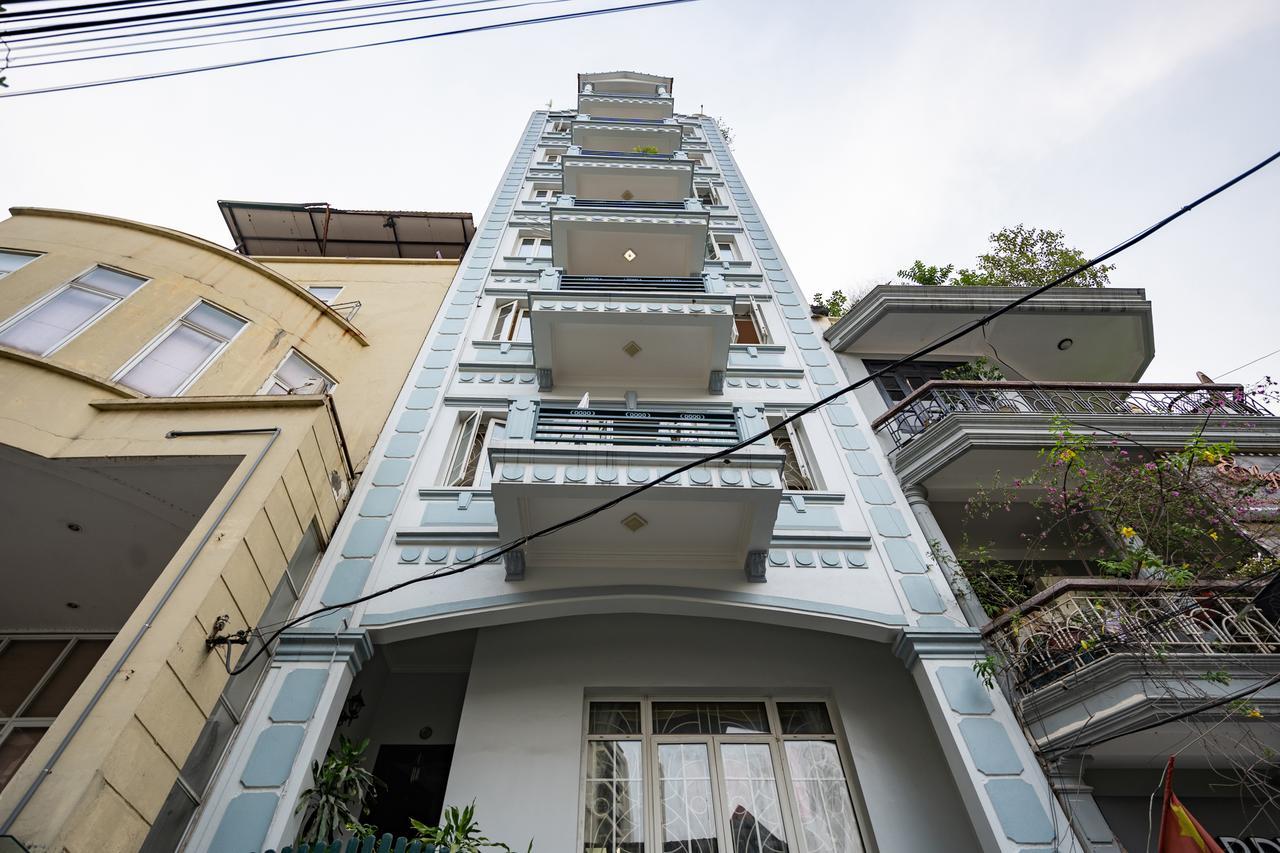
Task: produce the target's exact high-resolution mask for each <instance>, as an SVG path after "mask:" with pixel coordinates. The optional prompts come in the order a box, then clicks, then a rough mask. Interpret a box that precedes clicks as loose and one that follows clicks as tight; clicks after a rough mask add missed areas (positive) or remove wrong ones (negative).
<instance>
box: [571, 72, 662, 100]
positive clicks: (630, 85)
mask: <svg viewBox="0 0 1280 853" xmlns="http://www.w3.org/2000/svg"><path fill="white" fill-rule="evenodd" d="M671 84H672V81H671V78H670V77H659V76H658V75H656V74H640V73H638V72H636V71H605V72H602V73H597V74H579V75H578V92H579V93H580V94H582V95H592V94H596V95H639V96H642V97H646V98H669V97H671V90H672V85H671Z"/></svg>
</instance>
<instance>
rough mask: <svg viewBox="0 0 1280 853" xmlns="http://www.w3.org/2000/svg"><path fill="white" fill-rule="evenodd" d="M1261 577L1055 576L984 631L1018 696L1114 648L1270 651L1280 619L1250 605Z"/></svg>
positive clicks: (1278, 639) (1279, 635)
mask: <svg viewBox="0 0 1280 853" xmlns="http://www.w3.org/2000/svg"><path fill="white" fill-rule="evenodd" d="M1263 583H1265V581H1262V580H1260V581H1259V582H1258V583H1257V584H1253V585H1250V587H1249V588H1241V584H1240V582H1238V581H1216V582H1209V583H1203V584H1198V585H1196V586H1194V587H1188V588H1182V589H1175V588H1171V587H1169V586H1168V585H1167V584H1163V583H1161V582H1159V581H1150V580H1121V579H1104V578H1074V579H1067V580H1062V581H1059V582H1058V583H1056V584H1054V585H1053V586H1051V587H1050V588H1049V589H1047V590H1045V591H1044V592H1041V593H1039V594H1037V595H1035V596H1033V597H1032V598H1030V599H1028V600H1027V601H1025V602H1023V603H1022V605H1020V606H1018V607H1016V608H1013V610H1011V611H1010V612H1009V613H1006V614H1004V615H1002V616H1000V617H999V618H997V619H995V620H994V621H993V622H991V624H989V625H988V626H987V627H986V629H985V630H984V631H983V634H984V636H985V637H986V640H987V642H988V643H989V644H990V645H991V646H992V647H993V648H994V650H995V652H996V655H997V657H998V658H999V659H1000V660H1001V661H1003V662H1004V664H1006V666H1007V668H1006V669H1005V675H1006V677H1007V678H1008V679H1009V681H1010V686H1011V687H1012V688H1013V689H1014V691H1016V692H1017V694H1018V695H1020V696H1025V695H1027V694H1029V693H1032V692H1034V691H1036V690H1039V689H1040V688H1042V687H1046V686H1048V685H1051V684H1054V683H1056V682H1058V681H1061V680H1062V679H1063V678H1066V677H1067V676H1068V675H1070V674H1071V673H1074V672H1076V671H1078V670H1081V669H1083V668H1084V667H1087V666H1089V665H1090V664H1092V663H1094V662H1096V661H1099V660H1102V659H1103V658H1106V657H1109V656H1112V655H1117V654H1125V653H1129V654H1144V655H1160V656H1165V655H1197V654H1232V655H1236V654H1249V655H1253V654H1276V653H1278V652H1280V626H1278V625H1277V624H1276V623H1274V622H1272V621H1271V620H1269V619H1268V618H1267V617H1266V616H1264V615H1263V614H1262V613H1261V612H1259V611H1258V609H1257V608H1255V607H1254V606H1253V599H1254V596H1256V595H1257V593H1258V590H1259V589H1260V588H1261V586H1262V585H1263Z"/></svg>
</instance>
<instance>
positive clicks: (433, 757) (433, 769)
mask: <svg viewBox="0 0 1280 853" xmlns="http://www.w3.org/2000/svg"><path fill="white" fill-rule="evenodd" d="M452 762H453V744H445V745H441V746H419V745H416V744H410V745H403V746H402V745H397V744H387V745H383V746H382V747H380V748H379V749H378V758H377V760H376V761H375V762H374V765H373V774H374V775H375V776H377V777H378V778H379V779H381V780H382V781H383V782H385V783H386V786H387V787H386V788H385V789H383V790H382V791H380V792H379V794H378V798H377V799H376V800H374V801H373V805H372V807H371V808H370V809H369V816H368V817H367V818H366V819H365V820H366V821H367V822H368V823H371V824H373V825H374V826H376V827H377V828H378V832H379V833H383V832H390V833H391V834H392V835H404V836H409V837H412V831H411V830H410V828H409V818H413V819H415V820H420V821H422V822H423V823H425V824H427V825H428V826H437V825H438V824H439V823H440V814H441V812H443V811H444V787H445V783H446V782H448V780H449V765H450V764H451V763H452Z"/></svg>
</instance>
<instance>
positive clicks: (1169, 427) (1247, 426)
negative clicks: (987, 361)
mask: <svg viewBox="0 0 1280 853" xmlns="http://www.w3.org/2000/svg"><path fill="white" fill-rule="evenodd" d="M1055 418H1061V419H1065V420H1066V421H1068V422H1069V423H1070V424H1071V427H1072V429H1074V430H1076V431H1077V432H1081V433H1089V432H1091V431H1092V432H1095V433H1097V434H1100V435H1120V436H1127V437H1129V438H1130V439H1131V440H1133V441H1135V442H1138V443H1141V444H1142V445H1144V446H1146V447H1152V448H1157V449H1158V448H1175V447H1182V446H1183V445H1185V443H1186V441H1187V440H1188V439H1189V438H1190V437H1191V436H1192V435H1193V434H1195V433H1198V432H1200V431H1201V430H1203V436H1204V438H1205V440H1207V441H1233V442H1235V444H1236V446H1237V447H1238V448H1239V449H1240V450H1241V451H1242V452H1243V451H1248V450H1253V449H1259V450H1266V449H1271V448H1274V447H1275V445H1276V443H1277V441H1280V418H1276V417H1275V416H1273V415H1272V414H1271V413H1270V412H1268V411H1266V410H1265V409H1263V408H1261V407H1260V406H1258V405H1257V404H1255V403H1253V402H1251V401H1249V400H1248V399H1247V398H1245V397H1244V396H1243V393H1242V389H1241V388H1240V386H1238V385H1164V384H1152V383H1141V384H1139V383H1101V382H1072V383H1066V382H968V381H963V382H959V381H952V382H947V381H934V382H928V383H926V384H925V385H923V386H922V387H921V388H919V389H918V390H917V391H916V392H915V393H913V394H911V395H910V396H909V397H907V398H906V399H904V400H902V401H901V402H899V403H898V404H897V405H895V406H894V407H893V408H892V409H890V410H889V411H888V412H886V413H885V414H883V415H882V416H880V417H879V418H877V419H876V420H875V421H874V422H873V423H872V428H873V429H875V430H876V432H877V434H878V435H879V436H880V437H881V439H882V441H883V442H884V443H885V445H886V446H887V447H888V449H889V452H890V460H891V462H892V464H893V468H894V470H895V471H896V472H897V473H898V476H899V478H900V479H901V480H902V482H903V484H904V485H913V484H922V485H925V486H927V488H928V490H929V494H930V495H931V496H932V497H937V498H941V499H947V498H949V497H951V498H954V497H963V496H964V495H966V494H968V493H971V492H972V490H973V484H974V483H987V482H990V481H991V479H992V476H993V475H994V474H995V472H997V471H998V472H1000V473H1001V474H1002V475H1003V476H1004V477H1005V478H1006V479H1008V478H1015V477H1019V476H1022V475H1023V474H1025V473H1026V472H1028V471H1030V470H1031V469H1032V468H1033V467H1034V466H1035V465H1036V463H1037V460H1038V458H1039V457H1038V454H1039V451H1040V449H1041V448H1043V447H1046V446H1048V445H1050V444H1051V443H1052V442H1053V441H1054V438H1053V430H1054V427H1053V422H1054V419H1055Z"/></svg>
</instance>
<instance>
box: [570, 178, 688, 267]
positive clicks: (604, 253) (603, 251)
mask: <svg viewBox="0 0 1280 853" xmlns="http://www.w3.org/2000/svg"><path fill="white" fill-rule="evenodd" d="M550 214H551V216H550V218H551V246H552V249H551V258H552V261H551V263H552V266H555V267H559V268H560V269H562V270H563V271H564V272H565V273H566V274H568V275H596V276H625V277H650V276H654V277H663V278H666V277H675V278H689V277H694V276H698V275H700V274H701V273H702V268H703V259H704V257H705V256H706V244H707V230H708V227H709V223H710V214H708V212H707V211H706V209H704V208H703V207H702V205H701V204H700V203H699V202H698V201H697V199H686V200H684V201H679V202H668V201H615V200H610V199H578V198H576V197H574V196H570V195H562V196H560V198H559V199H557V200H556V204H555V206H554V207H552V208H551V211H550Z"/></svg>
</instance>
